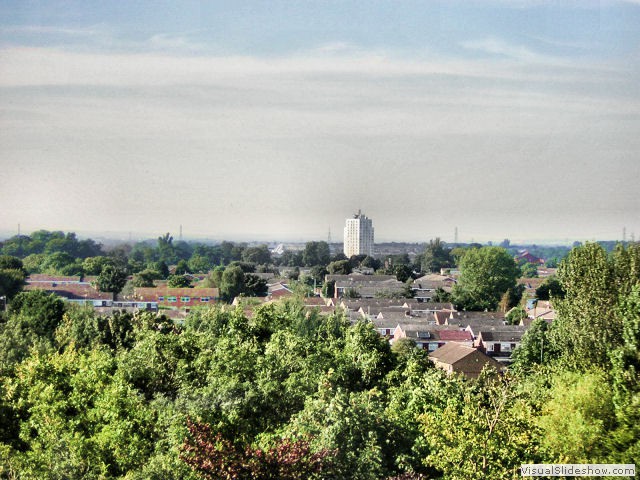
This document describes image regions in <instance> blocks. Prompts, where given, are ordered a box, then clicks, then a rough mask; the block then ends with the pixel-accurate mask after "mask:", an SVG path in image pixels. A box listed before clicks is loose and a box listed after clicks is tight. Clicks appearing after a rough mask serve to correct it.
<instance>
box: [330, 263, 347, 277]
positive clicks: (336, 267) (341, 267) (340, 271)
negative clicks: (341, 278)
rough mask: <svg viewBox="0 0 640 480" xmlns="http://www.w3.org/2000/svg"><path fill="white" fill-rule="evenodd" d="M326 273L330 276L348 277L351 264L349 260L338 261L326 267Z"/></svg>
mask: <svg viewBox="0 0 640 480" xmlns="http://www.w3.org/2000/svg"><path fill="white" fill-rule="evenodd" d="M327 271H328V272H329V273H330V274H331V275H349V274H350V273H351V264H350V263H349V260H338V261H335V262H331V263H330V264H329V265H327Z"/></svg>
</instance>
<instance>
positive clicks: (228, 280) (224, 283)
mask: <svg viewBox="0 0 640 480" xmlns="http://www.w3.org/2000/svg"><path fill="white" fill-rule="evenodd" d="M218 288H219V289H220V294H221V296H222V298H223V299H224V300H226V301H227V302H230V301H232V300H233V299H234V298H235V297H237V296H238V295H240V294H241V293H242V292H244V272H243V271H242V268H240V267H239V266H237V265H234V266H229V267H227V268H225V270H224V273H223V274H222V277H221V279H220V285H219V287H218Z"/></svg>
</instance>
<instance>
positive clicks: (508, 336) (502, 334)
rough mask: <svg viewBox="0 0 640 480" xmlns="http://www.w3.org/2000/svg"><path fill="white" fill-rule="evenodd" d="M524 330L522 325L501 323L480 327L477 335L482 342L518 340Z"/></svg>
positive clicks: (511, 341) (520, 338)
mask: <svg viewBox="0 0 640 480" xmlns="http://www.w3.org/2000/svg"><path fill="white" fill-rule="evenodd" d="M525 331H526V327H525V326H524V325H503V326H502V327H492V328H481V329H480V330H479V331H478V332H477V337H478V339H479V340H482V341H483V342H506V343H513V342H520V341H521V340H522V336H523V335H524V332H525Z"/></svg>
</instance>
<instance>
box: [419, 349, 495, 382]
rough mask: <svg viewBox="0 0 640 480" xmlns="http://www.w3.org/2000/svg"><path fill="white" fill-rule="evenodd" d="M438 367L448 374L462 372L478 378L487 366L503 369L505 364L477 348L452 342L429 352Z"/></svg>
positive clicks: (430, 357) (469, 376)
mask: <svg viewBox="0 0 640 480" xmlns="http://www.w3.org/2000/svg"><path fill="white" fill-rule="evenodd" d="M429 360H431V361H432V362H433V363H434V365H435V366H436V367H437V368H440V369H442V370H444V371H445V372H447V373H448V374H453V373H460V374H462V375H464V376H465V377H467V378H478V376H479V375H480V373H481V372H482V370H483V369H485V368H495V369H496V370H497V371H498V372H502V371H503V366H502V365H501V364H500V363H499V362H497V361H496V360H494V359H493V358H491V357H489V356H488V355H486V354H485V353H483V352H482V351H480V350H479V349H477V348H474V347H470V346H468V345H463V344H461V343H455V342H450V343H447V344H445V345H443V346H442V347H440V348H438V349H437V350H435V351H433V352H431V353H430V354H429Z"/></svg>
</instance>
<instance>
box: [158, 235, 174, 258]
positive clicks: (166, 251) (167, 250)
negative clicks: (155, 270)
mask: <svg viewBox="0 0 640 480" xmlns="http://www.w3.org/2000/svg"><path fill="white" fill-rule="evenodd" d="M158 256H159V258H160V260H161V261H163V262H165V263H166V264H168V265H172V264H174V263H175V262H176V261H177V260H178V257H177V255H176V249H175V246H174V245H173V237H172V236H171V234H170V233H169V232H167V233H165V234H164V235H161V236H159V237H158Z"/></svg>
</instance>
